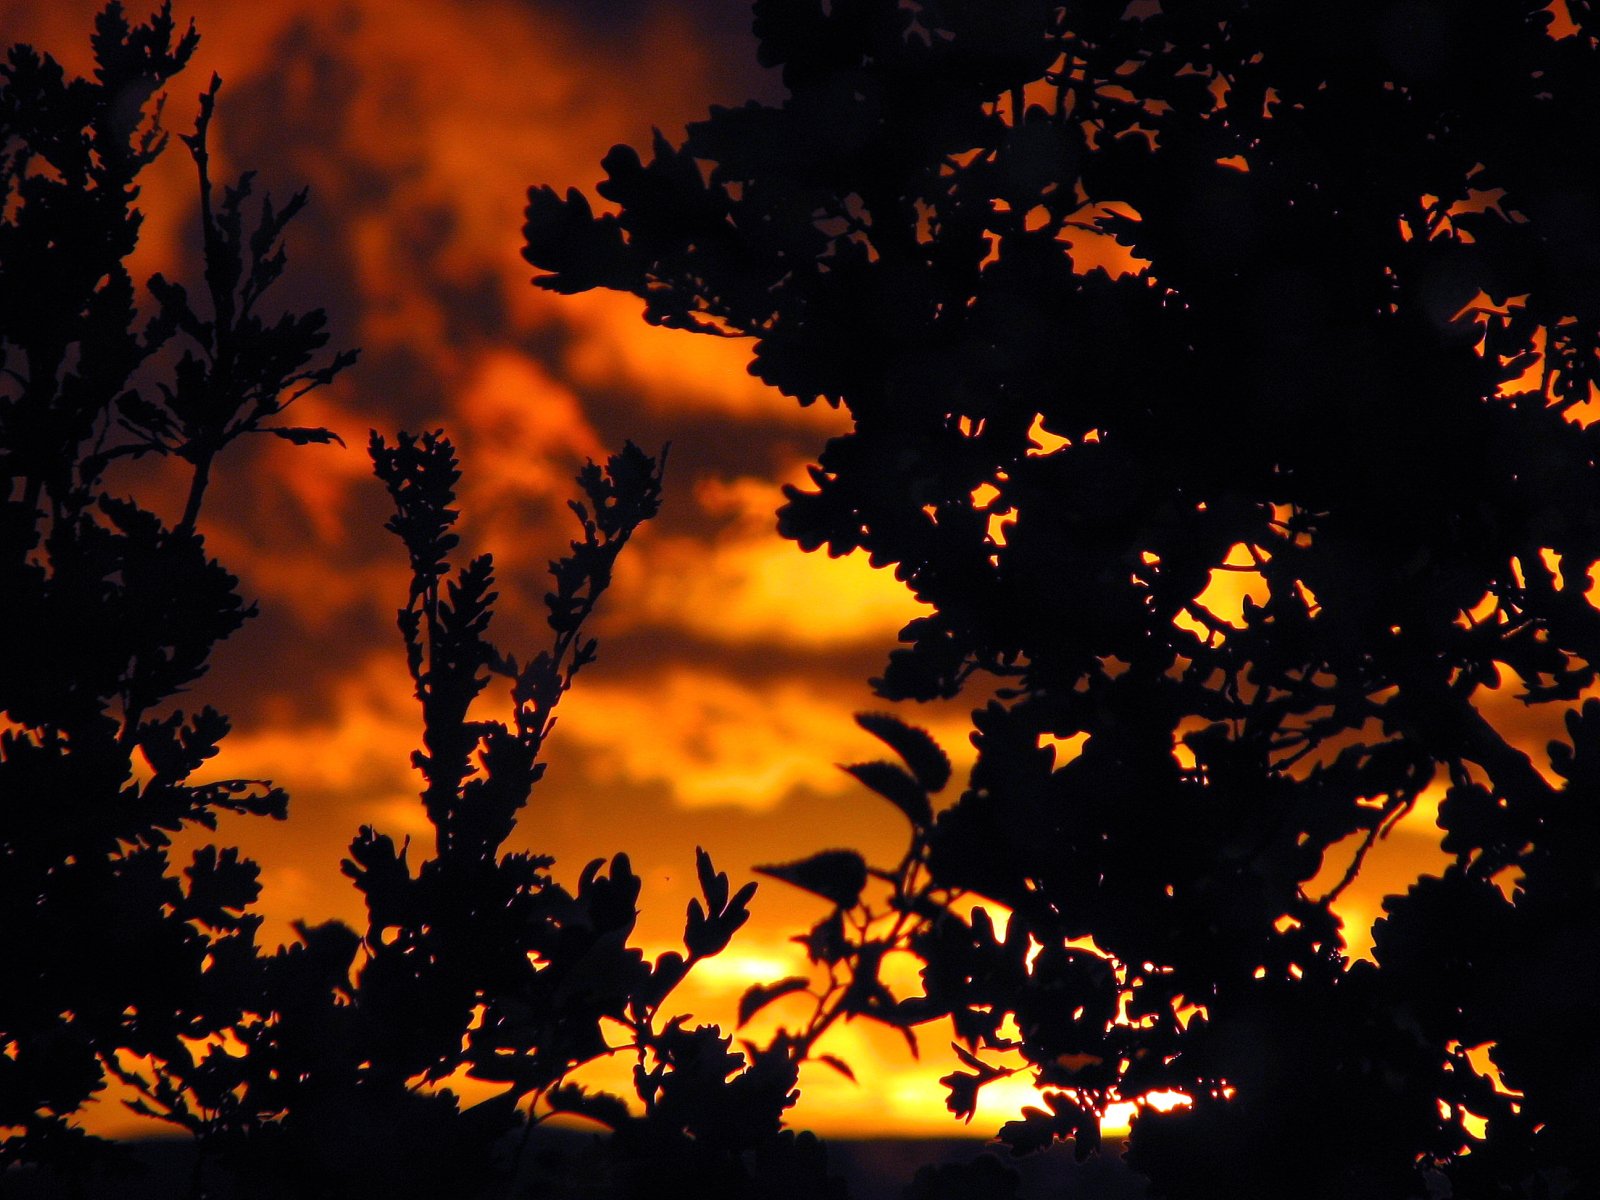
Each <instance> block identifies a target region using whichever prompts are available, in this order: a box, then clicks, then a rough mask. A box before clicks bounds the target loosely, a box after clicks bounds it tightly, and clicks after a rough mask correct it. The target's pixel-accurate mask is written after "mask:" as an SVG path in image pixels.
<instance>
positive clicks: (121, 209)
mask: <svg viewBox="0 0 1600 1200" xmlns="http://www.w3.org/2000/svg"><path fill="white" fill-rule="evenodd" d="M197 40H198V39H197V37H196V35H195V32H194V30H193V28H192V27H191V28H190V29H188V30H187V31H183V32H180V31H179V30H178V28H177V26H176V25H175V23H174V21H173V19H172V14H171V11H170V8H163V9H162V10H161V11H160V12H159V13H157V14H156V15H155V16H154V17H152V18H151V19H150V20H149V21H148V22H146V23H144V24H137V25H136V24H130V23H129V22H128V20H127V19H126V18H125V16H124V15H123V12H122V9H121V7H120V6H119V5H116V4H111V5H109V6H108V7H107V8H106V9H105V11H104V12H102V13H101V14H100V16H99V18H98V19H97V21H96V23H95V30H94V36H93V49H94V56H95V63H96V69H95V74H94V78H93V79H91V80H85V79H71V80H69V79H68V78H67V77H66V76H65V74H64V72H63V71H62V69H61V67H60V66H59V65H58V64H57V63H56V62H55V61H54V60H53V59H51V58H50V57H49V56H47V55H40V54H39V53H37V52H36V51H34V50H33V49H31V48H30V47H27V46H16V47H13V48H12V49H11V50H10V52H9V54H8V55H7V57H6V60H5V62H4V64H3V65H0V216H3V219H0V370H3V375H4V380H3V382H0V450H3V463H4V473H5V490H4V494H3V507H0V514H3V515H0V572H3V577H0V596H3V597H4V618H3V621H0V662H3V663H4V664H5V665H4V669H3V670H0V708H3V710H4V713H5V719H6V727H5V729H4V730H3V731H0V913H3V914H4V916H3V919H0V964H3V965H0V978H3V983H0V1167H3V1166H5V1165H6V1164H8V1163H11V1162H13V1161H17V1160H31V1161H36V1162H52V1163H63V1164H65V1163H68V1162H72V1161H78V1160H80V1159H81V1158H82V1157H83V1155H84V1154H85V1153H86V1151H87V1150H88V1149H89V1146H88V1144H87V1139H86V1138H85V1136H84V1135H83V1133H82V1131H81V1130H80V1129H79V1128H78V1127H77V1126H76V1125H75V1124H74V1123H73V1122H72V1120H71V1118H72V1117H73V1115H74V1114H75V1113H76V1112H77V1111H78V1110H79V1109H80V1108H81V1106H82V1105H83V1104H84V1102H85V1101H86V1100H88V1099H89V1098H90V1097H91V1096H93V1095H94V1094H96V1093H97V1092H99V1091H100V1090H101V1089H102V1088H103V1087H104V1086H105V1082H106V1077H107V1074H108V1073H109V1074H114V1075H118V1076H124V1077H127V1076H128V1074H129V1072H128V1070H127V1067H126V1063H127V1061H129V1058H128V1057H127V1056H131V1057H132V1058H137V1059H142V1060H144V1061H146V1062H149V1063H151V1064H153V1065H155V1067H156V1068H157V1069H158V1070H168V1069H178V1068H179V1066H180V1064H182V1065H185V1066H186V1065H187V1064H188V1063H189V1061H190V1053H189V1050H188V1049H187V1047H186V1044H185V1039H188V1040H194V1039H204V1038H207V1037H211V1036H213V1035H215V1034H217V1033H218V1032H219V1031H220V1030H222V1029H224V1028H226V1027H227V1026H228V1025H229V1024H230V1023H232V1022H233V1021H235V1020H236V1019H237V1017H238V1011H239V998H238V995H237V993H236V992H235V991H234V990H233V986H232V982H231V981H232V972H233V971H234V969H235V968H236V967H238V966H240V965H241V964H244V963H247V962H249V961H250V960H251V959H252V958H253V956H254V954H255V945H254V938H255V934H256V930H257V928H258V926H259V924H260V918H259V917H258V916H256V915H254V914H252V913H250V912H248V911H247V910H248V908H249V906H250V904H251V903H252V902H253V901H254V899H255V897H256V894H257V892H258V890H259V889H258V887H257V884H256V874H257V872H256V867H255V865H254V864H252V863H250V862H249V861H248V860H245V859H242V858H240V857H239V855H238V853H237V851H234V850H222V851H218V850H216V849H215V848H212V847H207V848H205V849H203V850H201V851H198V852H197V853H196V854H195V855H194V857H193V860H192V862H191V863H190V864H189V865H188V866H186V867H185V868H184V869H183V872H182V875H181V876H179V875H176V874H173V873H171V872H170V871H169V865H170V864H169V862H168V857H167V847H168V846H169V844H170V835H172V834H174V833H176V832H178V831H179V830H181V829H183V828H185V827H187V826H192V825H202V826H205V827H207V828H212V829H214V828H216V822H217V816H218V814H219V813H222V812H234V813H252V814H256V815H262V816H272V817H278V818H281V817H283V816H284V811H285V797H284V794H283V793H282V792H281V791H280V790H278V789H276V788H274V787H272V786H271V785H270V784H267V783H264V782H261V781H256V780H242V779H226V780H211V781H208V782H197V781H195V778H194V777H195V775H196V773H198V772H201V771H202V769H203V767H204V764H205V763H206V761H207V760H208V759H210V758H211V757H213V756H214V755H215V754H216V752H217V746H218V743H219V742H220V741H221V739H222V737H223V736H224V735H225V734H226V733H227V731H228V720H227V718H226V717H225V716H223V715H222V714H221V713H219V712H217V711H216V710H215V709H213V708H211V707H209V706H207V707H203V708H201V709H200V710H199V711H198V712H186V711H184V710H181V709H176V708H173V707H172V705H171V702H172V701H173V699H174V698H175V697H176V696H177V695H178V693H180V692H181V691H183V690H184V689H185V687H186V686H187V685H188V684H190V683H192V682H193V681H194V680H196V679H198V678H199V677H200V676H201V675H202V674H203V673H204V671H205V669H206V663H207V660H208V658H209V656H210V653H211V651H212V649H213V647H215V646H216V644H217V643H218V642H219V641H221V640H222V639H223V638H225V637H227V636H228V635H229V634H231V633H232V632H233V631H234V630H236V629H237V628H238V627H239V625H240V624H241V623H242V622H243V621H244V620H245V619H246V618H248V617H249V616H251V615H252V614H253V613H254V611H255V610H254V609H253V608H252V607H250V606H248V605H246V604H245V603H244V601H243V600H242V599H241V598H240V597H239V595H238V593H237V592H236V590H235V585H236V582H237V581H236V580H235V579H234V577H233V576H232V575H230V574H229V573H228V572H227V571H226V570H225V569H224V568H223V567H222V566H221V565H220V564H218V563H217V562H216V561H215V560H213V559H210V558H208V557H207V555H206V552H205V544H204V539H203V538H202V537H201V536H200V535H199V534H198V533H197V531H196V528H195V518H196V515H197V514H198V512H199V508H200V504H201V501H202V499H203V497H204V494H205V491H206V486H207V480H208V477H209V470H210V466H211V462H212V460H213V458H214V457H215V455H216V454H217V453H218V452H219V451H220V450H221V449H222V448H223V447H224V446H225V445H226V444H227V443H228V442H229V441H231V440H233V439H234V438H235V437H237V436H239V435H241V434H244V433H255V432H265V433H274V434H277V435H279V436H286V437H290V438H291V439H292V440H296V441H323V440H327V439H328V437H330V436H331V435H329V434H328V433H327V431H325V430H301V429H290V428H283V427H278V426H273V425H271V424H269V422H270V421H271V419H272V418H274V417H276V416H278V415H279V414H280V413H281V412H282V410H283V409H284V408H285V407H286V406H287V405H288V404H289V403H290V402H291V401H292V399H293V398H294V396H295V395H299V394H302V393H303V392H304V391H306V390H308V389H310V388H312V387H315V386H318V385H319V384H322V383H326V382H327V381H328V380H330V379H331V378H332V377H333V375H334V374H336V373H337V372H338V371H339V370H340V369H342V368H343V367H344V366H346V365H347V364H348V363H349V362H350V361H351V358H352V357H353V356H352V355H348V354H340V355H335V356H332V357H331V358H326V359H324V358H322V357H320V351H321V349H322V347H323V346H324V345H325V343H326V341H327V335H326V334H325V333H324V332H323V329H322V327H323V316H322V314H321V313H320V312H313V313H310V314H307V315H304V316H291V317H284V318H283V319H282V320H281V321H279V322H278V323H277V324H275V325H265V324H263V323H262V322H261V320H260V319H259V317H257V316H256V315H255V313H254V306H255V304H256V302H257V301H258V300H259V299H260V296H261V293H262V292H263V291H265V290H266V288H267V287H268V286H269V285H270V284H271V283H272V281H273V280H274V279H275V278H276V277H277V275H278V273H279V272H280V271H281V269H282V264H283V257H282V251H281V249H279V248H278V237H279V235H280V233H281V232H282V229H283V223H284V221H285V220H287V218H288V216H290V215H292V213H293V211H294V210H295V209H296V208H298V206H299V203H300V199H299V198H297V200H296V201H295V202H294V203H292V204H291V205H290V206H289V208H288V209H287V210H285V211H284V212H283V213H276V212H274V210H273V209H272V206H271V204H270V202H267V203H266V204H264V206H263V209H262V213H261V217H260V220H259V222H258V223H257V224H256V226H255V227H254V229H253V231H252V232H251V234H250V235H249V237H248V239H246V237H245V235H244V234H243V232H242V229H243V226H244V223H245V216H244V213H243V201H244V198H245V195H246V194H247V192H248V178H247V179H246V181H244V182H242V183H241V184H240V185H239V186H238V187H237V188H230V189H226V190H225V193H224V198H223V200H222V202H221V204H220V206H218V207H216V208H214V207H213V197H212V189H211V184H210V180H209V177H208V174H207V171H206V125H207V123H208V121H209V117H210V111H211V98H212V96H214V95H215V91H216V83H215V82H213V85H212V89H211V91H210V92H209V93H208V94H207V95H206V96H205V97H203V98H202V110H201V120H200V124H199V126H198V127H197V129H196V131H195V133H194V135H193V136H192V137H187V138H185V139H184V140H185V142H186V143H187V145H188V146H189V149H190V150H191V152H192V153H193V155H194V158H195V160H196V162H197V163H198V164H199V172H200V195H201V202H202V205H203V213H202V228H203V230H204V233H205V239H206V263H207V285H208V286H207V292H208V300H209V303H210V316H209V317H203V316H202V315H200V313H199V312H197V311H196V309H195V308H194V307H192V306H191V304H190V301H189V299H188V297H187V296H186V294H185V293H184V291H183V289H182V288H180V287H178V286H177V285H174V284H169V283H167V282H166V281H165V280H163V279H161V278H160V277H159V276H157V277H156V278H154V279H152V280H151V281H150V285H149V286H150V291H151V294H152V295H153V296H154V297H155V298H156V300H157V302H158V312H157V314H156V316H155V317H154V318H153V319H152V320H150V321H148V322H147V323H145V324H144V325H143V327H142V328H140V327H139V326H138V320H137V316H136V311H135V295H134V286H133V282H132V280H131V279H130V277H129V275H128V272H127V269H126V268H125V266H124V265H123V259H124V258H126V256H127V255H128V254H129V253H130V252H131V251H132V250H133V248H134V243H135V240H136V239H137V236H138V231H139V224H140V214H139V212H138V211H137V210H136V209H135V208H134V207H133V205H134V202H135V200H136V199H137V197H138V186H137V182H136V181H137V178H138V175H139V173H140V171H141V170H142V169H143V168H144V167H145V166H147V165H148V164H149V163H150V162H151V161H152V160H153V159H154V158H155V157H156V155H157V154H159V153H160V152H161V150H162V148H163V146H164V144H165V142H166V136H165V134H164V133H163V132H162V131H161V129H160V127H159V124H158V123H157V122H156V121H155V120H154V119H149V118H147V117H146V114H145V108H146V102H147V101H149V100H150V98H151V96H152V95H153V94H154V93H155V92H156V91H157V90H158V89H159V88H160V87H161V86H162V85H163V84H164V83H165V82H166V81H167V80H168V79H169V78H170V77H171V76H172V75H173V74H174V73H176V72H177V71H178V70H180V69H181V68H182V67H183V65H184V63H185V62H186V61H187V60H188V59H189V57H190V55H191V54H192V53H193V51H194V48H195V44H196V42H197ZM173 346H182V347H183V350H182V355H181V357H180V358H178V359H177V361H176V363H175V365H173V366H172V370H171V375H170V380H171V381H170V382H165V381H163V377H162V375H161V372H160V362H161V354H162V352H163V351H164V350H168V349H169V348H171V347H173ZM152 380H154V382H152ZM152 393H154V395H152ZM147 453H153V454H158V455H172V456H176V457H178V458H180V459H183V460H184V461H185V462H187V463H188V464H189V465H190V467H191V475H190V489H189V496H188V501H187V504H186V506H185V508H184V510H183V513H182V514H181V517H180V518H179V519H178V521H177V523H176V524H174V525H168V524H167V523H165V522H164V521H163V520H162V518H161V517H160V516H159V515H158V514H157V513H155V512H153V511H151V510H149V509H147V508H145V507H143V506H141V504H140V503H139V502H138V501H137V500H134V499H129V498H126V497H125V496H122V495H120V494H118V492H117V491H116V490H115V488H114V485H113V484H111V483H109V482H108V481H107V479H106V472H107V470H108V468H109V467H110V465H111V463H112V462H113V461H114V460H116V459H118V458H122V457H129V456H133V457H137V456H139V455H143V454H147Z"/></svg>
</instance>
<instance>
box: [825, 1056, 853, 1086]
mask: <svg viewBox="0 0 1600 1200" xmlns="http://www.w3.org/2000/svg"><path fill="white" fill-rule="evenodd" d="M815 1061H816V1062H819V1063H823V1064H825V1065H827V1066H830V1067H832V1068H833V1069H834V1070H835V1071H837V1072H839V1074H841V1075H843V1076H844V1077H845V1078H846V1079H848V1080H849V1081H850V1082H851V1083H855V1082H856V1073H855V1072H854V1071H852V1070H851V1069H850V1064H849V1063H847V1062H845V1061H844V1059H842V1058H840V1057H839V1056H838V1055H836V1054H819V1055H817V1057H816V1059H815Z"/></svg>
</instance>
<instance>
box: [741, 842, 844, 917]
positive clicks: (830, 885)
mask: <svg viewBox="0 0 1600 1200" xmlns="http://www.w3.org/2000/svg"><path fill="white" fill-rule="evenodd" d="M755 870H756V871H758V872H759V873H761V874H762V875H770V876H771V877H772V878H773V879H781V880H783V882H784V883H788V884H793V885H794V886H795V887H797V888H802V889H803V890H805V891H808V892H812V893H814V894H816V895H818V896H821V897H822V898H823V899H824V900H831V901H833V903H835V904H837V905H838V906H839V907H840V908H850V907H851V906H852V905H854V904H855V903H856V901H857V900H859V899H860V898H861V889H862V888H864V887H866V886H867V863H866V860H865V859H864V858H862V857H861V855H859V854H857V853H856V852H855V851H854V850H823V851H820V852H819V853H817V854H813V855H812V856H811V857H810V858H802V859H799V860H797V861H795V862H791V863H773V864H771V865H769V866H764V867H756V868H755Z"/></svg>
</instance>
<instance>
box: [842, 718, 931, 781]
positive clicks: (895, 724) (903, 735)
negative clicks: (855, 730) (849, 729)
mask: <svg viewBox="0 0 1600 1200" xmlns="http://www.w3.org/2000/svg"><path fill="white" fill-rule="evenodd" d="M856 724H857V725H859V726H861V728H863V729H865V730H866V731H867V732H868V733H870V734H871V735H872V736H873V737H875V738H877V739H878V740H879V741H881V742H883V743H884V745H886V746H888V747H889V749H891V750H893V751H894V752H895V753H896V754H898V755H899V756H900V757H901V758H902V759H904V760H905V764H906V766H908V767H910V768H911V773H912V775H914V776H916V780H917V782H918V783H919V784H921V785H922V788H923V790H924V791H929V792H937V791H939V790H940V789H942V788H943V787H944V785H945V784H947V783H949V782H950V759H949V757H948V756H947V755H946V754H945V752H944V751H943V750H941V749H940V748H939V743H938V742H936V741H934V740H933V737H932V735H930V734H929V733H928V731H927V730H925V729H919V728H917V727H916V726H915V725H907V724H906V723H905V722H904V721H902V720H901V719H900V718H899V717H896V716H892V715H890V714H889V713H857V714H856ZM863 782H865V781H863ZM867 786H868V787H871V786H872V785H871V784H868V785H867Z"/></svg>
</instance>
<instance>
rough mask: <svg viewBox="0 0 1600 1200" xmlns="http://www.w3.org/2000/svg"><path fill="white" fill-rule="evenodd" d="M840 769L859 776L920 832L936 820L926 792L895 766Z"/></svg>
mask: <svg viewBox="0 0 1600 1200" xmlns="http://www.w3.org/2000/svg"><path fill="white" fill-rule="evenodd" d="M839 769H840V770H841V771H843V772H844V773H845V774H847V775H853V776H855V777H856V779H858V780H859V781H860V782H862V783H864V784H866V785H867V787H869V788H871V789H872V790H873V791H875V792H877V793H878V795H880V796H882V797H883V798H884V799H885V800H887V801H888V802H889V803H890V804H892V805H894V806H895V807H896V808H898V809H899V810H900V811H901V812H903V813H905V815H906V817H907V819H909V820H910V822H911V823H912V824H913V825H915V826H916V827H917V828H919V829H920V828H922V827H923V826H925V825H927V824H928V823H929V822H930V821H932V820H933V806H932V805H931V804H929V802H928V794H927V792H925V791H923V789H922V788H921V787H920V786H919V785H918V783H917V781H916V780H915V779H913V778H911V776H909V775H907V774H906V773H905V772H904V771H902V770H901V769H900V768H899V767H897V766H895V765H894V764H893V763H886V762H868V763H852V764H850V765H848V766H845V765H841V766H840V767H839Z"/></svg>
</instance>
